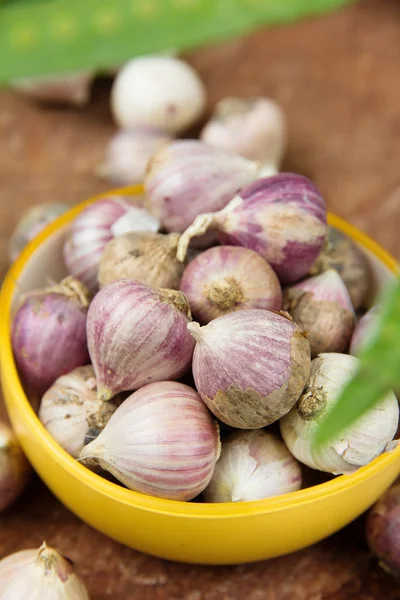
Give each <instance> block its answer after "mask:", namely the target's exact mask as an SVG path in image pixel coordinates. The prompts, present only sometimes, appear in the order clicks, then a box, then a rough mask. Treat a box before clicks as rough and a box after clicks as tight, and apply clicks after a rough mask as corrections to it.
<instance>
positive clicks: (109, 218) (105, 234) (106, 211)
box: [63, 196, 158, 293]
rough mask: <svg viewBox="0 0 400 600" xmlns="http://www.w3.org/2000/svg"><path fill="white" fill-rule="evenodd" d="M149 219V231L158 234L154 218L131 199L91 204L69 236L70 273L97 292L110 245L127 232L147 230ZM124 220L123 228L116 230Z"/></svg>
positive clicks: (115, 198) (66, 246)
mask: <svg viewBox="0 0 400 600" xmlns="http://www.w3.org/2000/svg"><path fill="white" fill-rule="evenodd" d="M146 216H148V217H149V219H148V230H149V231H154V230H155V231H157V230H158V224H156V225H155V224H154V219H153V218H152V217H151V215H148V213H147V211H145V210H144V209H143V208H141V206H140V204H139V206H133V205H132V204H131V203H130V202H129V201H128V199H127V198H124V197H122V196H110V197H108V198H103V199H101V200H98V201H97V202H94V203H93V204H90V205H89V206H88V207H87V208H85V209H84V210H83V211H82V212H81V213H80V214H79V215H78V216H77V217H76V218H75V219H74V221H73V222H72V224H71V226H70V228H69V231H68V233H67V238H66V241H65V244H64V249H63V254H64V262H65V265H66V267H67V269H68V272H69V273H70V274H71V275H73V276H74V277H76V278H77V279H79V280H80V281H82V283H84V284H85V285H86V287H87V288H88V289H89V290H90V291H91V292H92V293H95V292H96V291H97V289H98V286H97V272H98V268H99V263H100V259H101V256H102V254H103V251H104V248H105V247H106V245H107V243H108V242H109V241H110V240H112V239H113V237H114V236H116V235H120V234H122V233H126V232H127V231H137V230H138V231H143V229H144V228H146ZM121 221H122V227H121V226H120V227H118V229H115V227H116V225H120V224H121ZM143 222H144V227H143ZM144 230H146V229H144Z"/></svg>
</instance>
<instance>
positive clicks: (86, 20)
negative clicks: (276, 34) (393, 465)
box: [0, 0, 354, 83]
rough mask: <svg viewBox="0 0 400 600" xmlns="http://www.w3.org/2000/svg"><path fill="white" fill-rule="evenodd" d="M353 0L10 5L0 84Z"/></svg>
mask: <svg viewBox="0 0 400 600" xmlns="http://www.w3.org/2000/svg"><path fill="white" fill-rule="evenodd" d="M352 1H354V0H285V1H284V2H277V1H276V0H118V1H117V2H115V1H111V0H84V1H82V0H36V1H33V0H13V1H12V2H6V3H5V4H4V5H2V6H1V7H0V56H1V57H7V59H6V60H4V59H3V60H1V61H0V83H4V82H7V81H11V80H13V79H16V78H18V77H28V76H35V75H45V74H54V73H63V72H68V71H81V70H86V69H94V70H102V69H107V68H110V67H114V66H115V65H119V64H121V63H123V62H125V61H126V60H128V59H129V58H132V57H133V56H137V55H140V54H151V53H157V52H161V51H165V50H169V49H171V48H174V49H175V48H176V49H177V50H179V51H180V50H188V49H191V48H194V47H197V46H201V45H203V44H206V43H209V42H217V41H219V40H223V39H226V38H229V37H232V36H235V35H240V34H243V33H246V32H248V31H250V30H251V29H253V28H254V27H259V26H260V25H261V24H263V23H265V24H273V25H275V24H278V23H283V22H288V21H292V20H295V19H298V18H300V17H304V16H308V15H312V14H318V13H322V12H325V11H328V10H333V9H335V8H338V7H341V6H343V5H346V4H349V3H350V2H352Z"/></svg>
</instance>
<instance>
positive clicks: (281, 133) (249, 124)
mask: <svg viewBox="0 0 400 600" xmlns="http://www.w3.org/2000/svg"><path fill="white" fill-rule="evenodd" d="M286 137H287V135H286V119H285V115H284V113H283V111H282V109H281V108H280V106H279V105H278V104H277V103H276V102H274V101H273V100H271V99H270V98H263V97H258V98H257V97H256V98H224V99H223V100H220V102H218V104H217V105H216V107H215V109H214V113H213V116H212V117H211V120H210V121H209V122H208V123H207V125H206V126H205V127H204V129H203V131H202V132H201V134H200V139H201V140H203V141H204V142H207V143H208V144H210V145H211V146H215V147H216V148H220V149H221V150H229V151H232V152H236V153H237V154H240V155H241V156H243V157H244V158H248V159H249V160H254V161H258V162H261V163H263V164H267V165H271V166H272V167H275V169H276V170H279V166H280V163H281V161H282V157H283V153H284V151H285V147H286Z"/></svg>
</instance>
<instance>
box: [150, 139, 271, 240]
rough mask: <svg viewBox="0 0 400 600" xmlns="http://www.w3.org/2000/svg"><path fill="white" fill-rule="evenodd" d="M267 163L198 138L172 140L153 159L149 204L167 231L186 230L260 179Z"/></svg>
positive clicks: (151, 162) (151, 163)
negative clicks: (246, 186)
mask: <svg viewBox="0 0 400 600" xmlns="http://www.w3.org/2000/svg"><path fill="white" fill-rule="evenodd" d="M263 168H264V167H263V166H262V165H261V164H259V163H256V162H254V161H250V160H247V159H245V158H243V157H241V156H239V155H237V154H234V153H232V152H226V151H223V150H219V149H218V148H213V147H212V146H210V145H209V144H206V143H204V142H200V141H198V140H178V141H175V142H172V143H171V144H169V145H168V146H166V147H165V148H163V149H162V150H161V151H160V152H158V153H157V154H156V155H155V156H154V157H153V158H152V160H151V161H150V164H149V167H148V169H147V173H146V177H145V180H144V185H145V190H146V194H147V196H148V203H149V207H150V210H151V212H152V214H154V215H155V216H156V217H157V218H158V219H159V220H160V221H161V223H162V224H163V226H164V227H165V228H166V229H167V231H177V232H182V231H184V230H185V229H186V228H187V227H189V225H190V224H191V223H192V221H193V220H194V219H195V218H196V217H197V216H198V215H199V214H201V213H204V212H210V211H217V210H220V209H222V208H224V206H226V205H227V204H228V202H229V201H230V200H232V198H233V197H234V196H235V194H237V192H238V191H239V190H240V189H241V188H242V187H244V186H245V185H247V184H249V183H250V182H251V181H254V180H255V179H257V177H259V176H260V173H262V172H263Z"/></svg>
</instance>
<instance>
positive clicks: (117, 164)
mask: <svg viewBox="0 0 400 600" xmlns="http://www.w3.org/2000/svg"><path fill="white" fill-rule="evenodd" d="M170 141H172V138H171V137H170V136H169V135H167V134H166V133H164V132H162V131H159V130H157V129H150V128H143V127H141V128H135V129H122V130H120V131H118V132H117V133H116V134H115V135H114V136H113V137H112V138H111V140H110V142H109V144H108V146H107V148H106V153H105V158H104V162H103V164H102V165H100V166H99V167H98V169H97V174H98V175H99V176H100V177H102V178H103V179H106V180H107V181H110V182H111V183H116V184H118V185H133V184H135V183H142V181H143V179H144V175H145V172H146V168H147V165H148V163H149V161H150V159H151V158H152V156H153V155H154V154H155V153H156V152H158V151H159V150H161V148H162V147H163V146H164V145H165V144H167V143H168V142H170Z"/></svg>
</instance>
